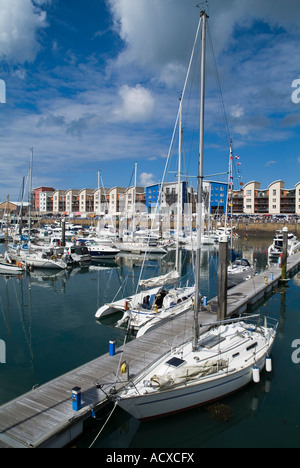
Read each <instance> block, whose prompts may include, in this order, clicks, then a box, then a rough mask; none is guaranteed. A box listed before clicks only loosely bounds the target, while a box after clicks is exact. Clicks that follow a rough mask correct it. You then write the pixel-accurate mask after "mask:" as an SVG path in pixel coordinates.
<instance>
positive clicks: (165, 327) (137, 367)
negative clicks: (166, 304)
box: [0, 254, 300, 448]
mask: <svg viewBox="0 0 300 468" xmlns="http://www.w3.org/2000/svg"><path fill="white" fill-rule="evenodd" d="M299 265H300V254H296V255H294V256H292V257H290V258H289V259H288V266H287V271H288V273H289V275H290V276H291V275H293V274H295V272H296V271H298V268H299ZM280 277H281V270H280V269H279V268H278V266H274V267H272V268H270V269H269V270H267V271H266V272H263V273H261V274H259V275H257V276H255V277H254V278H252V279H251V280H248V281H246V282H244V283H242V284H240V285H238V286H236V287H234V288H232V289H230V290H229V291H228V316H231V315H233V314H239V313H242V312H245V311H246V310H247V308H248V307H249V306H252V305H254V304H257V303H258V301H259V300H261V299H263V298H265V297H266V296H268V295H271V294H272V291H273V290H274V288H276V286H277V285H278V282H279V280H280ZM216 312H217V299H216V298H215V299H213V300H211V301H209V303H208V305H207V307H204V308H203V310H202V311H201V314H200V317H199V322H200V324H205V323H212V322H214V321H216ZM192 326H193V313H192V312H191V311H189V312H186V313H184V314H182V315H181V316H179V317H177V318H174V319H172V320H169V321H167V322H165V323H164V324H162V325H161V326H160V327H159V328H157V329H155V330H153V331H151V332H149V333H147V334H146V335H144V336H142V337H140V338H138V339H135V340H133V341H130V342H128V343H126V345H124V346H122V347H120V348H118V349H117V350H116V354H115V355H114V356H110V355H109V354H106V355H103V356H100V357H99V358H97V359H95V360H93V361H91V362H89V363H87V364H85V365H83V366H81V367H79V368H77V369H75V370H73V371H71V372H69V373H67V374H64V375H62V376H60V377H58V378H56V379H54V380H52V381H50V382H48V383H46V384H44V385H42V386H40V387H38V388H36V389H34V390H32V391H30V392H29V393H27V394H25V395H22V396H20V397H19V398H17V399H15V400H13V401H10V402H9V403H6V404H5V405H3V406H1V407H0V448H35V447H64V446H66V445H67V444H68V443H70V442H71V441H72V440H74V439H75V438H76V437H77V436H79V435H80V434H81V432H82V427H83V421H84V420H86V419H87V418H89V417H90V416H91V412H92V409H95V411H96V410H97V409H99V408H101V407H102V406H103V405H104V404H105V403H106V402H107V401H108V398H107V392H109V391H110V389H111V388H112V387H113V386H116V389H117V390H118V389H120V388H121V387H122V386H123V385H124V382H125V378H124V380H122V377H120V375H116V374H118V373H119V372H118V369H120V365H121V363H122V362H124V361H126V362H127V363H129V373H130V376H134V375H137V374H139V373H140V372H142V371H143V370H144V369H145V368H146V367H147V366H148V365H150V364H151V363H152V362H153V361H154V360H156V359H158V358H159V357H161V356H162V355H163V354H164V353H165V352H167V350H168V349H170V346H172V347H176V346H179V345H180V344H182V343H183V342H184V341H186V340H187V339H189V338H190V337H191V336H192ZM120 379H121V380H120ZM97 383H98V384H104V386H103V388H102V389H101V388H98V386H97ZM74 387H80V388H81V392H82V405H81V409H80V410H79V411H74V410H73V409H72V389H73V388H74Z"/></svg>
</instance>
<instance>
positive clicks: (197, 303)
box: [193, 10, 208, 350]
mask: <svg viewBox="0 0 300 468" xmlns="http://www.w3.org/2000/svg"><path fill="white" fill-rule="evenodd" d="M201 18H202V34H201V88H200V90H201V100H200V130H199V162H198V188H197V250H196V265H195V268H196V273H195V305H194V339H193V349H194V350H195V349H197V346H198V339H199V321H198V313H199V310H200V308H201V297H200V262H201V236H202V224H203V223H202V205H203V200H202V198H203V177H204V175H203V151H204V96H205V50H206V19H207V18H208V16H207V14H206V12H205V11H204V10H203V11H201Z"/></svg>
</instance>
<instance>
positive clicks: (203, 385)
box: [116, 11, 278, 420]
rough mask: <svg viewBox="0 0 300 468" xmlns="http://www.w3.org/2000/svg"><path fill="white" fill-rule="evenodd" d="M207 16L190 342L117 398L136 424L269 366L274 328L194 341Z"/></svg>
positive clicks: (243, 327) (224, 332)
mask: <svg viewBox="0 0 300 468" xmlns="http://www.w3.org/2000/svg"><path fill="white" fill-rule="evenodd" d="M206 20H207V14H206V12H205V11H202V12H201V16H200V21H199V26H198V30H197V35H198V31H199V29H200V25H201V24H202V56H201V118H200V151H199V172H198V225H197V232H198V236H199V237H198V242H197V257H196V283H195V305H194V328H193V337H192V338H191V339H190V340H188V341H187V342H186V343H184V344H183V345H182V346H180V347H179V348H177V349H176V350H173V351H172V350H171V351H170V352H169V353H167V354H165V355H164V356H162V357H161V358H160V359H159V360H158V361H155V362H153V364H152V365H150V366H149V367H148V368H146V370H145V371H144V372H143V373H142V374H140V375H139V376H137V377H136V378H134V379H133V380H132V381H131V382H129V383H128V385H127V386H126V387H125V389H124V390H123V391H121V392H120V394H119V395H117V397H116V398H117V401H118V404H119V406H120V407H121V408H123V409H124V410H125V411H127V412H128V413H130V414H131V415H132V416H134V417H135V418H137V419H140V420H145V419H150V418H154V417H159V416H162V415H167V414H170V413H174V412H177V411H183V410H186V409H189V408H193V407H196V406H198V405H202V404H204V403H207V402H209V401H212V400H216V399H219V398H221V397H224V396H225V395H228V394H230V393H232V392H234V391H237V390H238V389H240V388H242V387H243V386H245V385H247V384H248V383H249V382H250V381H252V379H253V378H254V379H255V380H258V378H259V377H258V374H259V372H260V371H261V370H262V368H263V367H264V366H265V364H266V362H267V363H268V369H269V368H270V367H269V366H270V361H269V354H270V351H271V348H272V345H273V342H274V340H275V336H276V329H277V325H278V324H277V322H275V323H274V324H271V325H269V324H268V323H265V324H264V326H261V325H260V324H259V323H255V324H254V325H253V324H250V325H249V324H247V323H246V321H245V320H241V319H238V320H232V321H228V322H227V321H225V323H222V324H220V323H219V324H215V326H214V327H212V325H211V324H210V325H209V326H210V327H211V329H210V330H208V331H207V332H206V333H205V334H203V335H202V336H201V337H200V339H199V323H198V313H199V310H200V307H201V306H200V304H201V300H200V293H199V283H200V281H199V280H200V254H201V237H200V236H201V216H199V213H201V211H202V185H203V140H204V138H203V136H204V89H205V88H204V78H205V73H204V69H205V36H206Z"/></svg>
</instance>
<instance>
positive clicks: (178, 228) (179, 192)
mask: <svg viewBox="0 0 300 468" xmlns="http://www.w3.org/2000/svg"><path fill="white" fill-rule="evenodd" d="M178 133H179V142H178V175H177V177H178V180H177V238H176V260H175V270H176V271H177V272H178V270H179V230H180V220H181V209H182V196H181V194H182V191H181V146H182V100H181V98H180V104H179V132H178Z"/></svg>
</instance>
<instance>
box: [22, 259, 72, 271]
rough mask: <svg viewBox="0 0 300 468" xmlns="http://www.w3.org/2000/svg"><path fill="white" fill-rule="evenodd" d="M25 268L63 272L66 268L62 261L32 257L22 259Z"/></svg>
mask: <svg viewBox="0 0 300 468" xmlns="http://www.w3.org/2000/svg"><path fill="white" fill-rule="evenodd" d="M22 260H23V261H24V263H25V264H26V266H28V267H33V268H45V269H53V270H54V269H56V270H64V269H65V268H67V264H66V263H65V262H64V261H63V260H51V259H47V258H45V259H44V258H35V257H34V256H32V257H30V256H28V257H24V258H23V259H22Z"/></svg>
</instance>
